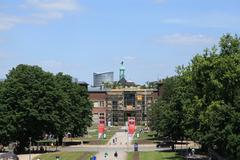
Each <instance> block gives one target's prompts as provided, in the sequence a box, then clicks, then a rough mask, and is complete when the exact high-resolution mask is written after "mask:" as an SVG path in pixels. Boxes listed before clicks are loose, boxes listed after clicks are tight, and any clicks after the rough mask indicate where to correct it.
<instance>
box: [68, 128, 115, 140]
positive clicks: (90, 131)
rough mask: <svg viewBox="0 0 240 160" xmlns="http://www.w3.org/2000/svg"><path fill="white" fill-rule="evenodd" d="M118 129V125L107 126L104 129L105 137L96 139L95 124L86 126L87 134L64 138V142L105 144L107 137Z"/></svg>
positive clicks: (96, 130) (96, 129)
mask: <svg viewBox="0 0 240 160" xmlns="http://www.w3.org/2000/svg"><path fill="white" fill-rule="evenodd" d="M118 130H119V127H107V130H106V132H105V133H106V139H103V138H101V139H98V128H97V126H92V127H90V128H88V134H87V135H85V136H84V137H76V138H64V142H81V141H83V142H84V143H87V144H94V145H98V144H99V145H101V144H106V143H107V142H108V141H109V139H110V138H111V137H112V136H113V135H114V134H115V133H116V132H117V131H118Z"/></svg>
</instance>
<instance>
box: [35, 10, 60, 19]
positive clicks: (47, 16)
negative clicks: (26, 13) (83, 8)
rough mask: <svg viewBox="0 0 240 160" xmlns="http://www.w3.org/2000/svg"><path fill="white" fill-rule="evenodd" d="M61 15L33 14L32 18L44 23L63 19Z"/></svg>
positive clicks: (57, 13) (49, 13)
mask: <svg viewBox="0 0 240 160" xmlns="http://www.w3.org/2000/svg"><path fill="white" fill-rule="evenodd" d="M63 16H64V15H63V13H61V12H47V13H44V12H43V13H33V14H32V17H33V18H37V19H38V20H40V21H41V20H42V21H44V20H45V21H46V20H51V19H61V18H63Z"/></svg>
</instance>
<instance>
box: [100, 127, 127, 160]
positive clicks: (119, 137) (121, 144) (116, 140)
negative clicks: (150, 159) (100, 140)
mask: <svg viewBox="0 0 240 160" xmlns="http://www.w3.org/2000/svg"><path fill="white" fill-rule="evenodd" d="M121 129H122V130H124V129H125V127H122V128H121ZM128 144H131V140H128V133H127V132H116V133H115V135H114V136H113V137H112V138H111V139H110V140H109V142H108V143H107V145H104V146H103V148H101V149H100V150H99V152H98V153H97V155H96V157H97V160H114V153H115V152H117V153H118V158H117V159H118V160H125V159H127V153H126V151H125V149H124V148H126V147H128ZM109 148H112V149H111V150H110V149H109ZM121 148H122V149H121ZM105 155H107V157H106V156H105Z"/></svg>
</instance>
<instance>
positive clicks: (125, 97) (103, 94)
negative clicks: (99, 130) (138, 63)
mask: <svg viewBox="0 0 240 160" xmlns="http://www.w3.org/2000/svg"><path fill="white" fill-rule="evenodd" d="M125 70H126V69H125V67H124V66H123V61H122V62H121V65H120V68H119V80H118V81H116V82H114V83H113V85H112V86H111V85H109V87H104V86H103V87H102V83H103V82H113V72H107V73H101V74H96V73H94V74H93V76H94V87H90V88H88V93H89V99H90V100H91V101H92V103H93V110H92V114H93V122H94V123H98V122H99V120H104V121H105V123H106V124H109V122H110V123H111V124H112V125H125V122H126V121H127V120H128V117H135V119H136V123H137V124H142V123H145V122H146V121H147V117H146V115H147V111H148V108H149V107H150V106H151V105H152V104H153V103H154V102H155V101H156V100H157V98H158V97H159V96H161V94H162V92H163V91H162V87H161V86H162V84H161V83H159V82H154V84H155V83H156V85H152V86H153V87H151V88H141V86H139V85H136V84H135V83H134V82H130V81H127V80H126V78H125Z"/></svg>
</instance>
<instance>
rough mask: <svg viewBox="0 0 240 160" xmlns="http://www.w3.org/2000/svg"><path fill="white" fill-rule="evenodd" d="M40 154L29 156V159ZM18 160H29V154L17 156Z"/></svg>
mask: <svg viewBox="0 0 240 160" xmlns="http://www.w3.org/2000/svg"><path fill="white" fill-rule="evenodd" d="M38 155H40V154H31V159H33V158H34V157H36V156H38ZM18 158H19V160H29V154H19V155H18Z"/></svg>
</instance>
